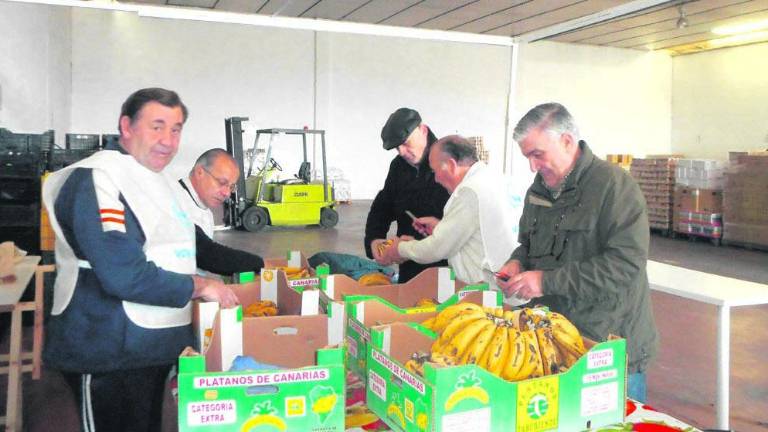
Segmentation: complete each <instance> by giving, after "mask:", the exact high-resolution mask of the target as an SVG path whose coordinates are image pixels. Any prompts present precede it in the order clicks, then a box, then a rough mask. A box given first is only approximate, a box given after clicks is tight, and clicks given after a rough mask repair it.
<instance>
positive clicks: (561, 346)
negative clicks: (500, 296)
mask: <svg viewBox="0 0 768 432" xmlns="http://www.w3.org/2000/svg"><path fill="white" fill-rule="evenodd" d="M422 325H424V326H425V327H427V328H429V329H431V330H433V331H435V332H437V333H438V334H439V337H438V339H437V340H436V341H435V343H434V344H433V345H432V356H433V357H434V356H435V355H439V356H443V357H446V358H449V359H451V361H453V362H454V363H457V364H476V365H478V366H480V367H482V368H484V369H486V370H488V371H489V372H491V373H493V374H494V375H497V376H499V377H501V378H504V379H506V380H509V381H520V380H524V379H528V378H535V377H540V376H543V375H551V374H556V373H559V372H564V371H566V370H568V368H570V367H571V366H572V365H573V363H575V362H576V360H578V359H579V357H581V355H582V354H584V353H585V352H586V348H585V347H584V342H583V340H582V338H581V335H580V334H579V331H578V329H576V327H575V326H574V325H573V324H572V323H571V322H570V321H568V319H566V318H565V317H564V316H562V315H560V314H558V313H554V312H547V311H545V310H542V309H531V308H525V309H518V310H514V311H505V310H503V309H502V308H484V307H482V306H479V305H476V304H473V303H458V304H455V305H452V306H449V307H447V308H445V309H443V310H442V311H441V312H440V313H439V314H438V315H436V316H435V317H433V318H430V319H428V320H426V321H424V322H423V323H422Z"/></svg>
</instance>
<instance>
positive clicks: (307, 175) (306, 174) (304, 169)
mask: <svg viewBox="0 0 768 432" xmlns="http://www.w3.org/2000/svg"><path fill="white" fill-rule="evenodd" d="M311 166H312V165H311V164H310V163H309V162H302V163H301V166H300V167H299V174H298V175H297V176H296V177H298V178H299V180H303V181H304V182H306V183H309V182H310V180H312V170H311Z"/></svg>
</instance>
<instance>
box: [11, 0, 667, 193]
mask: <svg viewBox="0 0 768 432" xmlns="http://www.w3.org/2000/svg"><path fill="white" fill-rule="evenodd" d="M0 6H3V7H4V8H6V9H7V8H8V7H9V6H10V7H11V8H13V9H18V8H35V9H36V10H37V11H38V14H41V15H42V16H45V15H46V14H48V15H51V14H53V13H54V12H51V11H52V10H56V11H57V12H55V14H57V15H58V14H61V13H65V14H70V15H71V25H70V28H71V41H70V39H66V38H62V40H63V41H64V42H69V44H70V45H71V54H70V53H69V52H68V51H67V50H66V49H63V48H62V49H57V50H56V52H57V53H61V55H60V57H61V58H67V59H68V58H70V57H71V63H72V67H71V82H72V84H71V91H70V92H69V93H68V94H71V103H69V105H68V106H69V107H71V108H70V110H71V121H70V122H69V124H68V125H66V126H61V127H58V126H57V127H56V129H57V131H59V132H82V133H114V132H115V131H116V123H117V115H118V110H119V105H120V103H121V102H122V101H123V100H124V99H125V97H126V96H127V95H128V94H129V93H130V92H131V91H133V90H135V89H137V88H140V87H145V86H166V87H169V88H173V89H175V90H177V91H179V93H180V94H181V96H182V98H183V99H184V101H185V103H186V104H187V105H188V106H189V108H190V111H191V117H190V121H189V123H188V124H187V126H186V127H185V132H184V137H183V140H182V149H181V150H180V153H179V155H178V157H177V159H176V161H174V163H173V164H172V165H171V167H170V168H171V170H172V173H173V174H175V175H177V176H181V175H183V174H184V172H185V171H186V170H187V169H189V167H190V166H191V164H192V162H193V160H194V159H195V157H196V156H197V155H198V154H199V153H200V152H202V151H203V150H205V149H207V148H210V147H224V130H223V129H224V127H223V121H224V118H225V117H229V116H247V117H250V119H251V121H250V122H248V123H247V124H246V127H247V131H248V133H247V134H246V144H247V145H248V144H250V143H251V142H252V139H253V135H254V134H253V130H254V129H256V128H267V127H302V126H305V125H306V126H309V127H314V128H325V129H327V130H328V146H329V151H328V153H329V154H328V161H329V165H330V166H334V167H338V168H341V169H342V170H343V171H344V172H345V174H346V176H347V177H348V178H349V179H350V180H351V182H352V193H353V198H354V199H365V198H372V197H373V196H374V195H375V193H376V192H377V191H378V189H379V188H380V187H381V185H382V183H383V179H384V176H385V173H386V170H387V167H388V164H389V161H390V160H391V159H392V157H393V156H394V151H390V152H384V151H383V150H382V149H381V143H380V139H379V133H380V129H381V126H382V124H383V123H384V121H385V120H386V117H387V115H388V114H389V113H390V112H391V111H392V110H394V109H395V108H397V107H399V106H412V107H414V108H416V109H418V110H419V111H420V112H421V113H422V115H423V117H424V119H425V121H426V122H427V123H428V124H429V125H430V126H432V128H433V129H434V130H435V131H436V133H437V134H438V135H439V136H440V135H446V134H449V133H461V134H464V135H482V136H483V137H484V138H485V144H486V146H487V147H488V149H489V150H490V152H491V164H492V166H495V167H497V168H500V167H501V164H502V162H503V156H504V150H505V149H504V146H505V140H507V146H508V148H507V152H508V154H507V158H510V157H512V156H516V157H517V158H518V159H520V156H519V152H518V150H517V148H516V146H515V145H514V143H512V142H511V138H507V137H506V136H505V132H506V131H505V121H506V114H507V113H506V106H507V97H508V92H509V79H510V77H509V75H510V64H511V53H512V51H511V49H510V48H509V47H500V46H489V45H472V44H466V43H453V42H450V43H449V42H434V41H425V40H414V39H405V38H393V37H376V36H364V35H351V34H341V33H315V32H311V31H305V30H288V29H276V28H264V27H255V26H246V25H236V24H222V23H208V22H197V21H173V20H163V19H155V18H145V17H139V16H138V15H136V14H134V13H128V12H112V11H101V10H92V9H83V8H77V9H72V10H71V11H70V9H69V8H61V7H53V6H39V5H17V4H15V3H7V2H2V1H0ZM62 11H64V12H62ZM38 17H39V15H38ZM38 22H44V21H41V20H38ZM54 27H56V28H59V27H57V26H48V27H45V26H44V30H45V31H47V32H49V33H52V32H53V30H50V29H52V28H54ZM65 27H66V26H65ZM4 32H5V30H3V27H0V36H4ZM17 32H18V33H19V38H21V39H22V40H28V39H34V36H35V34H37V33H40V31H39V30H38V29H23V30H20V29H17ZM25 36H27V37H25ZM0 40H3V38H2V37H0ZM64 42H61V43H60V44H59V45H62V44H63V43H64ZM15 46H16V45H14V47H15ZM14 56H15V57H16V58H17V59H23V56H22V55H21V54H14V55H13V56H12V59H13V58H14ZM0 61H2V60H0ZM18 64H20V66H19V67H20V70H18V71H15V73H16V75H17V76H18V79H19V80H20V82H22V83H23V82H25V80H26V81H27V82H30V81H42V80H43V78H42V77H41V78H37V79H35V78H30V76H32V77H34V74H31V75H30V73H31V72H34V70H32V68H33V66H28V65H26V64H24V63H23V62H22V63H18ZM518 64H519V69H518V70H517V71H516V74H517V82H516V86H515V93H514V100H513V101H512V104H511V106H512V112H511V114H510V116H509V122H510V127H512V126H514V123H515V122H516V120H517V119H518V118H519V117H520V116H521V115H522V114H523V113H524V112H525V111H526V110H527V109H529V108H530V107H532V106H533V105H535V104H536V103H541V102H544V101H549V100H558V101H561V102H563V103H564V104H565V105H566V106H568V107H569V109H571V111H572V112H573V113H574V115H575V116H576V118H577V120H578V121H579V124H580V125H581V128H582V132H583V136H584V138H585V139H587V141H588V142H589V143H590V145H591V146H592V147H593V149H594V150H595V152H596V153H597V154H598V155H604V154H606V153H619V152H626V153H633V154H635V155H643V154H647V153H667V152H669V151H670V139H669V137H670V133H671V132H670V128H671V123H670V119H671V102H670V100H671V92H672V91H671V60H670V58H669V57H668V56H666V55H664V54H654V53H644V52H638V51H630V50H621V49H611V48H602V47H590V46H578V45H567V44H559V43H549V42H537V43H534V44H530V45H524V46H522V47H520V51H519V57H518ZM16 67H17V64H13V63H11V64H9V66H8V68H9V69H11V70H13V69H14V68H16ZM5 69H6V68H3V70H5ZM59 69H64V70H69V69H68V68H65V67H61V68H58V67H57V68H56V71H52V72H50V73H51V74H60V73H62V72H60V70H59ZM3 73H5V72H3ZM38 99H42V96H41V97H39V98H38ZM4 105H5V106H4V107H3V108H4V109H8V105H7V104H4ZM11 106H12V108H11V110H12V111H13V112H18V113H19V114H18V115H16V117H24V116H27V117H32V118H34V116H35V115H36V114H35V111H36V106H35V104H32V105H22V104H16V103H14V104H13V105H11ZM49 111H50V109H49ZM65 111H66V110H65ZM2 114H3V112H2V111H0V115H2ZM3 119H4V120H5V119H7V117H4V118H3ZM33 123H34V124H37V123H40V124H49V121H46V119H40V120H34V121H33ZM3 124H4V125H5V124H8V126H6V127H11V128H17V127H16V126H15V125H14V122H13V121H11V122H7V121H4V122H3ZM59 142H60V143H63V140H59ZM279 148H280V151H279V152H278V154H276V155H275V158H276V159H278V161H281V162H283V161H286V160H287V161H289V163H284V164H283V165H286V169H287V171H288V172H289V173H290V174H292V173H293V172H294V171H295V170H296V169H297V166H295V165H293V166H292V163H291V162H293V161H295V159H296V158H298V157H299V146H293V145H291V146H282V145H281V146H279ZM518 162H521V163H522V168H521V167H518V168H516V169H515V170H514V171H513V173H514V174H515V175H520V174H522V172H521V171H523V172H526V175H528V174H527V171H528V170H527V165H526V164H525V163H524V162H525V161H524V160H521V161H518ZM526 182H527V179H526Z"/></svg>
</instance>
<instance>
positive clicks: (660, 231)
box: [651, 227, 673, 237]
mask: <svg viewBox="0 0 768 432" xmlns="http://www.w3.org/2000/svg"><path fill="white" fill-rule="evenodd" d="M651 234H657V235H660V236H662V237H671V236H672V234H673V231H672V229H671V228H657V227H651Z"/></svg>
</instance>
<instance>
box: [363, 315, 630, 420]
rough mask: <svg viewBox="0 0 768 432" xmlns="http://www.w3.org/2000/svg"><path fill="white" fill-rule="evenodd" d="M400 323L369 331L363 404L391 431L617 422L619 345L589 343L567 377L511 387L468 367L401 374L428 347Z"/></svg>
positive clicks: (622, 394)
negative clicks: (413, 355) (412, 357)
mask: <svg viewBox="0 0 768 432" xmlns="http://www.w3.org/2000/svg"><path fill="white" fill-rule="evenodd" d="M414 327H415V326H413V325H411V324H405V323H395V324H390V325H386V326H377V327H374V328H373V329H372V331H371V343H370V344H369V345H368V358H367V368H368V380H367V404H368V407H369V408H370V409H371V410H372V411H373V412H374V413H375V414H376V415H378V416H379V417H380V418H381V419H382V420H384V422H386V423H387V425H389V426H390V427H391V428H392V430H394V431H407V432H422V431H435V432H459V431H460V432H470V431H471V432H486V431H493V432H512V431H516V432H523V431H524V432H539V431H581V430H586V429H590V428H596V427H600V426H605V425H610V424H613V423H619V422H622V421H623V420H624V400H625V398H626V390H625V388H626V341H625V340H624V339H613V340H609V341H606V342H601V343H595V342H592V341H589V340H586V339H585V341H584V342H585V345H587V347H588V348H589V351H588V352H587V353H586V354H584V355H583V356H582V357H581V359H579V360H578V361H577V362H576V363H575V364H574V365H573V366H572V367H571V368H570V369H569V370H568V371H567V372H563V373H560V374H557V375H550V376H545V377H541V378H534V379H529V380H525V381H519V382H509V381H506V380H503V379H501V378H499V377H497V376H495V375H493V374H491V373H489V372H487V371H486V370H485V369H483V368H480V367H478V366H475V365H461V366H450V367H448V366H446V367H433V366H432V365H431V364H430V363H426V364H425V366H424V377H421V376H418V375H416V374H413V373H412V372H410V371H409V370H407V369H406V368H405V366H404V364H405V361H406V360H408V359H409V358H410V355H411V353H413V352H416V351H419V350H421V351H427V352H428V351H429V348H430V346H431V345H432V342H433V339H432V338H431V337H430V336H429V335H427V334H426V333H424V332H421V331H419V330H417V329H416V328H414Z"/></svg>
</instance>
